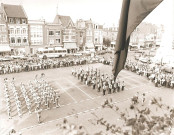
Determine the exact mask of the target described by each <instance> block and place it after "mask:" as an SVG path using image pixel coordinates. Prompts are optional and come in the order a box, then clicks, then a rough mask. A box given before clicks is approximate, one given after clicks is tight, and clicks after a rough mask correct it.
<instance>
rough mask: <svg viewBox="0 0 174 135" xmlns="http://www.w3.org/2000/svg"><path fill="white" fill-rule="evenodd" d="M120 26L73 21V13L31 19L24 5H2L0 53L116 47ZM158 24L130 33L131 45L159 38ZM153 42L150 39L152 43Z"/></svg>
mask: <svg viewBox="0 0 174 135" xmlns="http://www.w3.org/2000/svg"><path fill="white" fill-rule="evenodd" d="M117 32H118V27H115V26H114V27H110V28H103V25H100V24H98V23H94V22H93V21H92V20H91V19H89V20H83V19H79V20H77V21H76V23H74V22H73V21H72V19H71V17H70V16H63V15H59V14H58V13H57V14H56V16H55V18H54V20H53V22H51V23H48V22H46V21H45V20H28V17H27V14H26V12H25V10H24V8H23V6H21V5H8V4H3V3H1V5H0V54H3V53H6V52H11V53H12V54H21V53H25V54H30V53H31V54H34V53H36V52H38V51H41V50H43V49H44V48H54V47H61V48H66V49H67V52H68V53H74V52H76V51H78V50H92V51H94V50H102V49H103V48H104V47H105V45H106V46H108V45H109V46H111V47H114V46H115V43H116V37H117ZM158 33H159V32H157V27H155V26H151V25H149V24H146V23H142V24H141V25H139V26H138V27H137V28H136V30H135V31H134V32H133V33H132V35H131V44H145V43H146V42H147V41H156V39H158V38H159V37H160V36H161V35H159V34H158ZM149 43H151V42H149Z"/></svg>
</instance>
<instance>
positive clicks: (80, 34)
mask: <svg viewBox="0 0 174 135" xmlns="http://www.w3.org/2000/svg"><path fill="white" fill-rule="evenodd" d="M76 32H77V47H78V48H79V50H83V49H84V46H85V37H86V25H85V21H84V20H82V19H79V20H77V22H76Z"/></svg>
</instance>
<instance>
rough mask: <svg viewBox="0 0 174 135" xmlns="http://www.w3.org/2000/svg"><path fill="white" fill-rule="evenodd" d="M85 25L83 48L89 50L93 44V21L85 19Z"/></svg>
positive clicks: (92, 49) (93, 47)
mask: <svg viewBox="0 0 174 135" xmlns="http://www.w3.org/2000/svg"><path fill="white" fill-rule="evenodd" d="M85 25H86V34H85V35H86V39H85V47H84V50H90V51H94V50H95V46H94V29H93V22H92V20H91V19H90V20H87V21H85Z"/></svg>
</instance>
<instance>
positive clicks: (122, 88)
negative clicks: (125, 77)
mask: <svg viewBox="0 0 174 135" xmlns="http://www.w3.org/2000/svg"><path fill="white" fill-rule="evenodd" d="M124 87H125V84H124V81H123V82H122V86H121V90H122V91H123V90H124Z"/></svg>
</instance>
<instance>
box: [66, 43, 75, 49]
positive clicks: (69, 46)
mask: <svg viewBox="0 0 174 135" xmlns="http://www.w3.org/2000/svg"><path fill="white" fill-rule="evenodd" d="M64 48H66V49H76V48H77V45H76V43H64Z"/></svg>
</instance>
